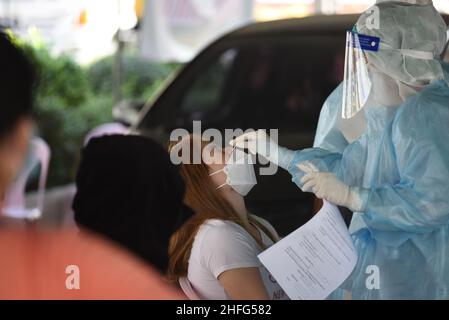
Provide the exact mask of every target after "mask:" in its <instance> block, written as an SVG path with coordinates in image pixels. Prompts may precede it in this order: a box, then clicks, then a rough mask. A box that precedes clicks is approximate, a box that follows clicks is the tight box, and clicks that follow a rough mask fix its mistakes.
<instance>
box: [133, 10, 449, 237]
mask: <svg viewBox="0 0 449 320" xmlns="http://www.w3.org/2000/svg"><path fill="white" fill-rule="evenodd" d="M357 19H358V15H332V16H325V15H321V16H311V17H306V18H300V19H288V20H279V21H272V22H263V23H254V24H251V25H248V26H245V27H243V28H240V29H238V30H236V31H233V32H231V33H229V34H226V35H225V36H223V37H222V38H220V39H218V40H217V41H215V42H214V43H212V44H211V45H209V46H208V47H207V48H205V49H204V50H203V51H202V52H200V53H199V55H198V56H197V57H196V58H195V59H193V60H192V61H191V62H190V63H188V64H187V65H185V66H184V67H183V68H182V70H180V72H179V73H178V74H177V75H176V76H175V77H174V78H173V79H171V80H170V81H169V83H168V84H167V85H166V86H165V87H164V89H163V90H162V91H161V92H160V94H158V95H157V97H156V98H155V99H153V100H152V101H150V102H148V103H147V104H146V106H145V107H144V108H143V110H142V112H141V114H140V117H139V121H138V122H137V124H136V126H135V129H137V131H138V132H140V133H141V134H143V135H147V136H149V137H152V138H153V139H156V140H158V141H160V142H161V143H166V142H167V141H168V139H169V134H170V132H172V130H174V129H177V128H184V129H187V130H189V131H190V130H192V123H193V121H201V126H202V130H206V129H208V128H216V129H219V130H224V129H234V128H241V129H243V130H246V129H249V128H252V129H259V128H260V129H279V144H280V145H282V146H285V147H288V148H290V149H293V150H299V149H304V148H308V147H311V146H312V145H313V140H314V136H315V131H316V126H317V122H318V118H319V114H320V110H321V107H322V105H323V103H324V101H325V99H326V98H327V96H328V95H329V94H330V93H331V92H332V91H333V90H334V88H336V87H337V85H338V84H339V83H340V82H341V81H342V78H343V64H344V55H345V50H344V47H345V40H346V38H345V36H346V33H345V31H346V30H350V29H351V28H352V26H353V25H354V23H355V22H356V21H357ZM444 19H445V20H446V23H447V22H449V16H448V15H444ZM445 57H446V58H448V56H447V55H445ZM257 178H258V184H257V186H256V187H255V188H254V189H253V190H252V191H251V192H250V193H249V194H248V196H247V198H246V203H247V206H248V207H249V210H250V211H251V212H253V213H255V214H257V215H259V216H262V217H264V218H265V219H267V220H269V221H270V222H271V223H272V224H273V225H274V226H275V227H276V229H277V230H278V231H279V233H280V234H281V235H286V234H288V233H290V232H291V231H293V230H295V229H296V228H298V227H299V226H301V225H303V224H304V223H305V222H307V221H308V220H309V219H310V218H311V217H312V216H313V214H314V212H316V210H317V208H316V207H317V206H316V199H315V198H314V196H313V195H312V194H310V193H303V192H301V190H300V189H299V188H298V187H297V186H296V185H295V184H294V183H293V182H292V181H291V176H290V174H289V173H287V172H286V171H284V170H282V169H279V170H278V172H277V173H276V174H275V175H272V176H260V175H259V176H258V177H257ZM342 210H343V209H342ZM343 211H344V212H345V213H344V217H345V220H346V221H347V222H349V220H350V218H351V213H350V212H348V211H347V210H346V211H345V210H343Z"/></svg>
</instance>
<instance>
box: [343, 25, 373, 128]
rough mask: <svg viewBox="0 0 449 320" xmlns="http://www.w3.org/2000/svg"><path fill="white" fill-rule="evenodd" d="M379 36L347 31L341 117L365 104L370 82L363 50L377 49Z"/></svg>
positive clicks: (348, 116) (347, 117) (370, 86)
mask: <svg viewBox="0 0 449 320" xmlns="http://www.w3.org/2000/svg"><path fill="white" fill-rule="evenodd" d="M379 45H380V38H377V37H371V36H367V35H362V34H358V33H356V32H352V31H348V32H347V33H346V55H345V65H344V80H343V104H342V118H343V119H350V118H352V117H353V116H355V115H356V114H357V113H358V112H359V111H360V110H361V109H362V108H363V107H364V106H365V104H366V102H367V100H368V96H369V95H370V92H371V88H372V83H371V79H370V76H369V72H368V59H367V55H366V52H365V51H367V50H368V51H379Z"/></svg>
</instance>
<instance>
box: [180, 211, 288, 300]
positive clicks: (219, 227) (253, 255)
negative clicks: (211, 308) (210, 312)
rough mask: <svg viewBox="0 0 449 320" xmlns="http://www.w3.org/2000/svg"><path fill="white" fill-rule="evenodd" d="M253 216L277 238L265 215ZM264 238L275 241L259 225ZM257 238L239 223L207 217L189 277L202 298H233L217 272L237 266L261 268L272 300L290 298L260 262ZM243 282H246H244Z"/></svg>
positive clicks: (195, 246)
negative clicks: (264, 217)
mask: <svg viewBox="0 0 449 320" xmlns="http://www.w3.org/2000/svg"><path fill="white" fill-rule="evenodd" d="M252 217H254V219H256V220H257V221H258V222H259V223H261V224H262V225H263V226H264V227H265V228H267V229H268V230H269V231H270V233H272V234H273V235H274V236H276V237H277V238H278V235H277V233H276V231H275V230H274V228H273V227H272V226H271V225H270V224H269V223H268V222H267V221H266V220H264V219H262V218H259V217H255V216H252ZM257 229H258V230H259V232H260V234H261V237H262V242H263V243H264V244H265V245H266V246H267V247H269V246H271V245H273V241H272V240H271V239H270V238H269V237H268V235H266V234H265V233H264V232H263V231H262V230H261V229H260V228H257ZM261 252H262V250H261V249H260V247H259V245H258V244H257V242H256V240H255V239H254V238H253V237H252V236H251V235H250V234H249V233H248V232H247V231H246V230H245V229H244V228H242V227H241V226H240V225H238V224H236V223H234V222H231V221H224V220H218V219H211V220H207V221H206V222H205V223H203V225H202V226H201V227H200V228H199V230H198V232H197V234H196V236H195V240H194V242H193V245H192V251H191V254H190V258H189V268H188V274H187V279H188V280H189V282H190V284H191V286H192V288H193V289H194V291H195V293H196V294H197V295H198V296H199V298H201V299H207V300H230V299H231V298H230V297H229V296H228V295H227V294H226V291H225V290H224V288H223V286H222V285H221V283H220V282H219V281H218V276H219V275H220V274H221V273H223V272H225V271H228V270H232V269H238V268H259V271H260V273H261V276H262V280H263V282H264V284H265V288H266V289H267V293H268V295H269V297H270V299H272V300H283V299H288V297H287V295H286V294H285V293H284V291H283V290H282V288H281V287H280V286H279V285H278V284H277V282H276V281H275V280H274V278H273V277H272V276H271V275H270V274H269V272H268V271H267V270H266V269H265V267H264V266H263V265H262V264H261V263H260V261H259V259H258V258H257V255H258V254H259V253H261ZM242 285H243V284H242Z"/></svg>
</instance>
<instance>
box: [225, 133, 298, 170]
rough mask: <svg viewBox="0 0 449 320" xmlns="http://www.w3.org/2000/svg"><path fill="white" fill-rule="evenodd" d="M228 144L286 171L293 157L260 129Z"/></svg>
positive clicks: (290, 152)
mask: <svg viewBox="0 0 449 320" xmlns="http://www.w3.org/2000/svg"><path fill="white" fill-rule="evenodd" d="M229 144H230V145H231V146H233V147H237V148H240V149H248V150H249V152H251V153H252V154H254V155H256V154H259V155H260V156H262V157H264V158H265V159H267V160H268V161H270V162H271V163H274V164H275V165H277V166H279V167H281V168H283V169H286V170H287V168H288V166H289V164H290V162H291V160H292V159H293V156H294V151H292V150H289V149H287V148H283V147H280V146H279V145H278V144H277V143H276V142H275V141H274V140H273V139H271V138H270V137H269V136H268V135H267V133H266V132H265V130H262V129H259V130H257V131H252V132H248V133H245V134H242V135H241V136H239V137H237V138H235V139H234V140H232V141H231V142H229Z"/></svg>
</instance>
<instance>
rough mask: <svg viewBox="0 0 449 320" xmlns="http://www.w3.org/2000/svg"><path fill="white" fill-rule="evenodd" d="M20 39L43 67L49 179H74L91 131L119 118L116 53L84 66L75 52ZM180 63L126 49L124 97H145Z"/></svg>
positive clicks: (41, 113) (39, 114)
mask: <svg viewBox="0 0 449 320" xmlns="http://www.w3.org/2000/svg"><path fill="white" fill-rule="evenodd" d="M16 43H17V44H18V45H20V46H21V47H22V48H23V49H24V50H25V52H26V53H27V54H28V56H29V57H30V59H31V60H32V61H34V63H35V65H36V67H37V69H38V84H37V90H36V91H37V94H36V112H35V118H36V124H37V131H38V134H39V135H40V136H41V137H43V139H44V140H45V141H47V143H48V144H49V145H50V148H51V151H52V159H51V163H50V170H49V177H48V180H47V181H48V182H47V185H48V187H52V186H57V185H63V184H67V183H71V182H73V180H74V175H75V172H76V166H77V164H78V160H79V155H80V150H81V147H82V145H83V142H84V138H85V136H86V135H87V133H88V132H89V131H90V130H91V129H93V128H95V127H96V126H98V125H100V124H102V123H106V122H110V121H113V117H112V107H113V104H114V101H113V97H112V67H113V57H106V58H104V59H102V60H100V61H98V62H97V63H94V64H93V65H92V66H90V67H81V66H80V65H78V64H77V63H76V62H75V61H74V60H73V59H72V58H71V57H69V56H64V55H63V56H59V57H54V56H52V55H51V54H50V52H49V51H48V49H46V47H45V46H44V45H43V44H42V43H41V42H36V41H34V42H32V43H25V42H23V41H20V40H17V39H16ZM174 68H175V67H174V66H167V65H157V64H151V63H148V62H145V61H143V60H142V59H139V58H136V57H133V56H131V55H126V56H125V58H124V77H123V87H122V91H123V93H124V94H123V96H124V98H125V99H132V100H143V101H145V100H146V99H148V98H150V97H151V95H152V94H153V93H154V91H155V89H156V88H157V87H158V86H159V85H160V83H161V82H162V81H163V79H164V78H165V77H167V76H168V75H169V74H170V72H171V71H172V70H173V69H174Z"/></svg>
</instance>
